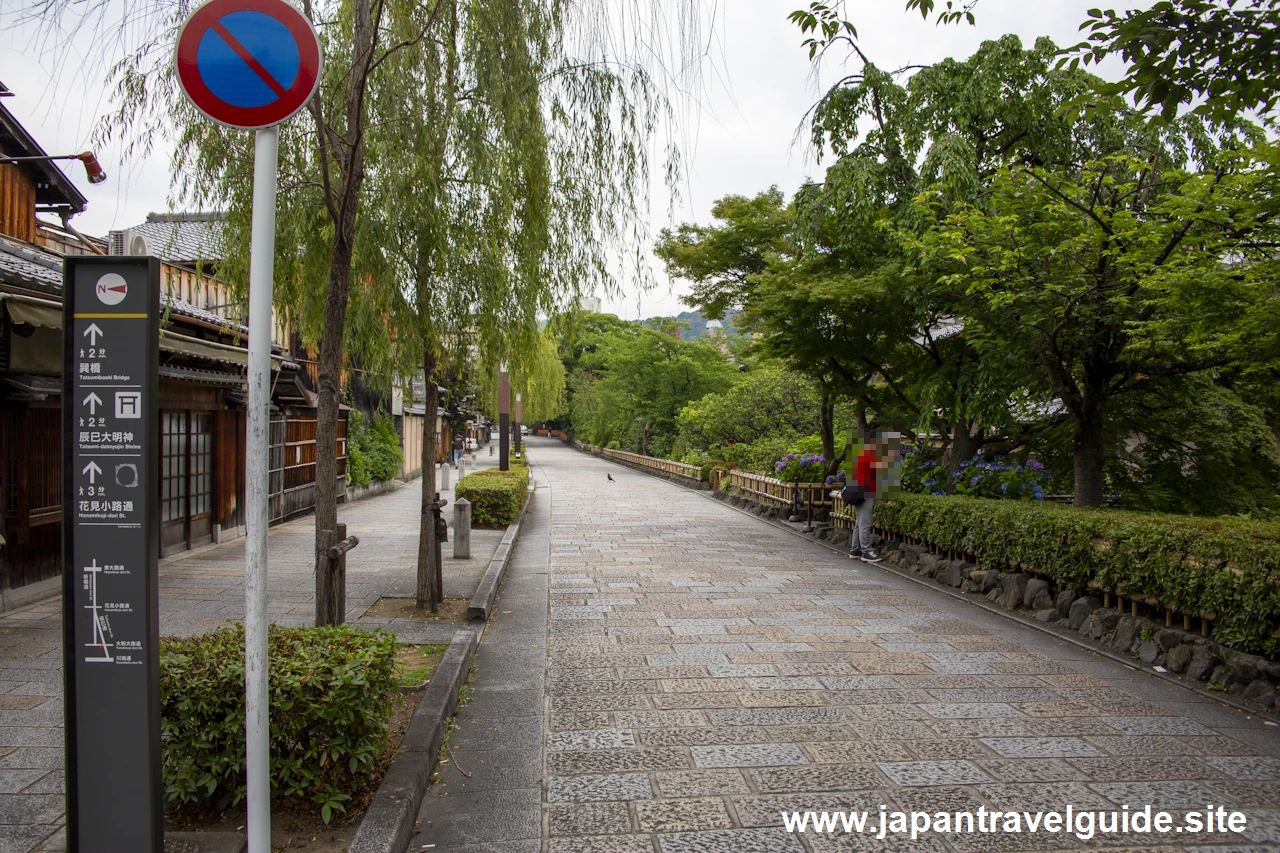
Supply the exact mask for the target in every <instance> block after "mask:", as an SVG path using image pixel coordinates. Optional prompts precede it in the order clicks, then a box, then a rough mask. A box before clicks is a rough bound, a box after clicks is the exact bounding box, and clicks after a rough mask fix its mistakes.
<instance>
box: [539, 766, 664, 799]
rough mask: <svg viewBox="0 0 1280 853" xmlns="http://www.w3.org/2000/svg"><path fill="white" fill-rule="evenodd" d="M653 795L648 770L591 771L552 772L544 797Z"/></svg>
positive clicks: (580, 797) (628, 797)
mask: <svg viewBox="0 0 1280 853" xmlns="http://www.w3.org/2000/svg"><path fill="white" fill-rule="evenodd" d="M651 797H653V788H652V786H651V785H650V784H649V776H648V774H647V773H607V774H600V773H592V774H586V775H582V776H553V777H551V778H550V779H548V780H547V801H548V802H551V803H589V802H596V801H606V800H647V799H650V798H651Z"/></svg>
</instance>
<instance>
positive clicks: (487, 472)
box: [453, 460, 529, 527]
mask: <svg viewBox="0 0 1280 853" xmlns="http://www.w3.org/2000/svg"><path fill="white" fill-rule="evenodd" d="M453 494H454V497H455V498H458V499H461V498H466V499H467V500H469V501H471V523H472V524H473V525H475V526H477V527H505V526H506V525H508V524H513V523H514V522H515V520H516V518H518V517H519V515H520V510H521V509H523V508H524V502H525V500H526V499H528V496H529V469H528V468H526V467H524V466H519V465H516V464H515V462H514V460H513V461H512V465H511V469H510V470H509V471H499V470H498V469H497V468H483V469H481V470H479V471H477V472H475V473H474V474H468V475H467V476H465V477H463V478H462V479H461V480H459V481H458V484H457V485H456V486H454V488H453Z"/></svg>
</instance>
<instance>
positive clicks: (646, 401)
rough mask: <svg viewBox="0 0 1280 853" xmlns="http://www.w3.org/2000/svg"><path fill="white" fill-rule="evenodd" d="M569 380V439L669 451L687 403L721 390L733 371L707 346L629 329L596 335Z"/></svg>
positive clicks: (646, 328)
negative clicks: (575, 436)
mask: <svg viewBox="0 0 1280 853" xmlns="http://www.w3.org/2000/svg"><path fill="white" fill-rule="evenodd" d="M589 346H590V349H584V350H583V352H582V355H581V356H580V357H579V359H578V365H577V369H576V370H575V372H574V374H573V376H571V377H570V381H569V387H570V390H571V405H570V418H571V420H572V424H573V430H574V434H575V435H578V436H580V437H582V438H584V439H586V440H588V441H590V442H591V443H593V444H598V445H605V446H608V445H610V444H614V445H616V446H629V447H631V448H632V449H633V450H634V451H635V452H638V453H644V454H650V455H661V454H663V453H666V452H668V451H669V450H670V448H671V446H672V442H673V440H674V437H675V433H676V417H677V415H678V414H679V413H680V410H681V409H683V408H684V407H685V406H686V405H687V404H688V403H689V402H690V401H692V400H698V399H701V398H702V397H704V396H706V395H707V394H710V393H714V392H718V391H724V390H725V389H727V388H728V387H729V386H730V385H731V384H732V382H733V379H734V377H736V376H737V371H736V370H735V369H734V367H733V366H732V365H731V364H730V363H729V361H728V359H726V358H725V356H724V354H723V353H722V352H721V351H720V350H719V349H717V348H716V347H714V346H712V345H711V344H708V343H705V342H701V341H682V340H680V339H679V338H677V337H675V336H673V335H671V334H664V333H663V332H661V331H659V330H658V329H656V328H654V327H653V326H650V325H646V324H642V323H628V324H626V325H625V326H623V327H620V328H614V329H611V330H608V331H604V332H602V333H600V334H599V335H597V336H595V338H594V340H593V341H592V342H591V343H590V344H589Z"/></svg>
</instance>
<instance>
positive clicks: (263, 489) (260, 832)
mask: <svg viewBox="0 0 1280 853" xmlns="http://www.w3.org/2000/svg"><path fill="white" fill-rule="evenodd" d="M279 139H280V137H279V131H278V130H277V128H276V127H274V126H273V127H265V128H262V129H261V130H259V131H257V134H256V136H255V137H254V152H253V230H252V235H251V242H250V244H249V411H248V426H247V435H246V437H245V524H246V527H247V530H246V540H247V541H246V542H245V549H244V682H245V685H244V686H245V760H246V764H247V771H248V792H247V796H246V805H247V808H248V813H249V821H248V826H247V827H246V828H247V830H248V841H249V853H270V850H271V780H270V778H269V775H268V772H269V768H270V762H271V757H270V755H269V753H268V745H269V739H268V735H269V733H270V721H269V720H268V715H267V711H268V707H267V488H268V483H267V469H268V464H267V453H268V446H269V444H270V441H269V439H270V429H271V327H272V322H271V288H272V274H273V272H274V265H275V256H276V166H277V163H278V159H279Z"/></svg>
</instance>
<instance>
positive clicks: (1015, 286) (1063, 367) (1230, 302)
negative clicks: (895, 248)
mask: <svg viewBox="0 0 1280 853" xmlns="http://www.w3.org/2000/svg"><path fill="white" fill-rule="evenodd" d="M1113 130H1117V131H1118V132H1117V134H1116V135H1115V137H1114V138H1113V142H1114V149H1113V151H1112V152H1110V153H1108V152H1106V151H1100V152H1098V156H1097V157H1096V158H1095V159H1090V160H1089V161H1087V162H1086V163H1085V164H1084V165H1083V166H1082V167H1080V168H1075V169H1073V168H1070V167H1065V166H1063V167H1057V168H1040V167H1035V166H1017V167H1011V168H1007V169H1005V170H1002V171H1001V172H1000V173H999V175H998V176H997V177H996V179H995V180H994V181H993V182H992V185H991V191H990V194H989V203H988V204H986V205H985V206H983V207H979V206H977V205H970V206H968V207H965V208H962V209H960V210H957V211H956V212H954V213H952V214H950V215H949V216H942V217H939V220H938V224H937V225H935V226H934V227H933V228H931V229H929V230H928V231H927V232H925V233H924V235H923V236H922V237H921V238H919V239H916V238H915V237H914V236H913V235H910V234H906V233H903V232H900V234H901V236H902V238H903V239H904V241H906V242H908V243H910V244H913V245H914V246H915V247H916V248H917V249H918V250H919V251H920V252H921V253H922V257H923V258H924V259H925V261H926V262H927V263H929V264H931V265H932V267H931V270H932V271H936V272H939V273H941V274H942V278H943V279H944V280H945V281H946V282H948V283H949V284H950V285H951V286H953V287H954V288H955V289H956V291H957V292H960V293H964V294H965V295H966V300H965V302H964V303H962V304H961V305H960V306H959V307H960V308H961V310H962V311H963V315H964V317H965V320H966V322H970V323H973V324H974V325H976V326H978V327H980V329H981V334H980V336H978V337H976V338H975V339H976V340H978V341H979V342H980V343H979V345H980V346H982V347H987V348H991V349H993V350H999V351H1001V352H1003V353H1006V354H1011V355H1013V354H1016V355H1017V356H1018V358H1019V359H1020V360H1025V362H1026V363H1028V364H1035V365H1037V367H1038V368H1039V371H1040V377H1041V379H1040V381H1041V382H1042V383H1043V385H1042V386H1041V387H1043V388H1045V389H1046V390H1047V391H1048V395H1047V396H1048V398H1049V399H1048V400H1046V402H1051V401H1052V400H1054V399H1056V400H1061V403H1062V405H1063V406H1064V407H1065V409H1066V411H1067V413H1068V414H1069V415H1070V418H1071V422H1072V425H1073V441H1072V444H1073V457H1074V466H1073V467H1074V482H1075V500H1076V504H1077V505H1079V506H1099V505H1101V503H1102V500H1103V494H1104V491H1105V479H1104V472H1105V468H1106V460H1107V456H1108V446H1109V445H1110V446H1112V447H1114V444H1115V440H1116V439H1117V438H1119V437H1118V436H1114V435H1113V436H1108V410H1109V407H1110V406H1111V405H1113V402H1114V401H1115V400H1116V398H1118V397H1120V396H1121V395H1123V394H1126V393H1131V392H1135V391H1137V390H1139V389H1142V388H1144V387H1146V386H1147V385H1148V384H1149V383H1150V382H1151V380H1152V379H1153V378H1158V377H1185V376H1193V375H1197V374H1201V373H1204V372H1206V371H1210V370H1214V369H1217V368H1221V367H1223V366H1225V365H1229V364H1232V363H1233V362H1238V361H1246V362H1252V361H1255V360H1264V361H1265V360H1270V359H1273V358H1274V337H1275V336H1274V332H1273V331H1272V332H1270V333H1268V332H1266V331H1264V330H1265V329H1267V328H1268V327H1270V328H1272V329H1274V326H1271V325H1270V324H1272V323H1274V321H1275V312H1276V310H1277V309H1276V305H1275V299H1274V293H1275V287H1274V279H1273V277H1272V276H1273V273H1274V269H1273V264H1272V262H1271V261H1270V259H1269V254H1270V249H1269V248H1268V247H1270V246H1271V245H1273V244H1274V242H1275V235H1273V234H1272V233H1271V232H1272V230H1273V228H1274V226H1273V225H1272V224H1271V219H1272V212H1271V211H1272V208H1273V200H1272V199H1273V198H1274V195H1273V190H1274V186H1273V184H1274V181H1275V178H1274V174H1275V172H1274V169H1273V168H1271V166H1270V158H1271V157H1273V156H1274V152H1272V150H1271V149H1270V148H1269V147H1267V148H1263V149H1259V152H1250V151H1239V150H1232V148H1233V147H1234V146H1233V144H1232V142H1231V140H1230V139H1225V140H1219V143H1220V144H1225V146H1226V151H1225V152H1224V153H1221V154H1217V155H1214V154H1212V153H1211V151H1210V149H1211V148H1212V147H1213V146H1212V145H1209V144H1206V140H1205V139H1203V138H1197V136H1198V134H1197V133H1195V132H1191V131H1194V128H1193V127H1192V128H1190V131H1189V132H1188V133H1186V134H1185V135H1151V134H1149V133H1147V132H1146V131H1145V130H1144V129H1142V128H1140V127H1139V126H1137V125H1131V126H1130V128H1129V130H1130V132H1129V133H1127V134H1126V133H1124V132H1123V130H1124V128H1123V127H1117V128H1113ZM1194 146H1199V147H1200V150H1201V151H1202V152H1204V153H1205V156H1207V157H1208V158H1209V159H1208V162H1206V164H1205V165H1206V168H1205V169H1204V170H1195V169H1184V168H1180V166H1179V164H1181V163H1183V162H1185V161H1186V156H1187V151H1188V149H1190V148H1192V147H1194ZM1259 154H1262V155H1263V156H1259ZM930 204H931V198H930V197H929V196H928V195H925V196H922V198H921V203H920V207H921V211H922V213H924V212H926V211H927V210H928V209H929V206H930ZM1109 438H1110V441H1109Z"/></svg>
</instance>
